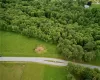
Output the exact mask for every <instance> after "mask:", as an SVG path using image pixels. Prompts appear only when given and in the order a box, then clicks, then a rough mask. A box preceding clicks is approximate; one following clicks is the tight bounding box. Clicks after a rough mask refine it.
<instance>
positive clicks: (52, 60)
mask: <svg viewBox="0 0 100 80" xmlns="http://www.w3.org/2000/svg"><path fill="white" fill-rule="evenodd" d="M0 61H12V62H13V61H14V62H37V63H42V64H48V65H56V66H67V65H68V63H69V62H70V61H66V60H61V59H56V58H45V57H0ZM70 63H73V64H78V65H80V66H84V67H89V68H97V69H99V70H100V66H94V65H89V64H81V63H75V62H70Z"/></svg>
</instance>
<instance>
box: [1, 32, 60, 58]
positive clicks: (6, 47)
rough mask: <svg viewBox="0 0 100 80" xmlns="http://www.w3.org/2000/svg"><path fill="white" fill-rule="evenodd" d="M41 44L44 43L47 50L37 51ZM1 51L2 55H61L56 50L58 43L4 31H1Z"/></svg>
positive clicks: (58, 56)
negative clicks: (54, 43)
mask: <svg viewBox="0 0 100 80" xmlns="http://www.w3.org/2000/svg"><path fill="white" fill-rule="evenodd" d="M39 45H43V46H44V47H45V48H46V52H44V53H42V54H38V53H36V52H35V50H34V49H35V48H36V47H37V46H39ZM0 53H1V55H2V56H31V57H32V56H41V57H42V56H44V57H56V58H60V57H61V56H60V55H59V54H58V52H57V50H56V45H53V44H49V43H46V42H43V41H41V40H37V39H33V38H28V37H25V36H22V35H20V34H15V33H11V32H4V31H0Z"/></svg>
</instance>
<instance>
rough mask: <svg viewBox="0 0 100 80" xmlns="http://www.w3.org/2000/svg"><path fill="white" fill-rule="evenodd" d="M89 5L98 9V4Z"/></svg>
mask: <svg viewBox="0 0 100 80" xmlns="http://www.w3.org/2000/svg"><path fill="white" fill-rule="evenodd" d="M91 7H92V8H98V9H100V4H92V6H91Z"/></svg>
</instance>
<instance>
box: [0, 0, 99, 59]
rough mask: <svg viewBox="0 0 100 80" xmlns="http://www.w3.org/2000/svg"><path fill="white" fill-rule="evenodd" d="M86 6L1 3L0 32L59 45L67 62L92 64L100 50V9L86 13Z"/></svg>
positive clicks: (36, 0)
mask: <svg viewBox="0 0 100 80" xmlns="http://www.w3.org/2000/svg"><path fill="white" fill-rule="evenodd" d="M86 2H87V1H86V0H76V1H73V0H62V1H61V0H59V1H58V0H1V1H0V5H1V6H0V30H5V31H12V32H16V33H20V34H23V35H26V36H28V37H35V38H39V39H41V40H44V41H45V42H51V43H54V44H57V48H58V50H59V53H60V54H62V55H64V57H66V59H73V60H79V61H91V60H93V59H95V58H96V55H97V53H96V51H98V50H99V49H100V46H99V40H100V9H97V8H89V9H85V8H84V4H85V3H86ZM88 57H89V58H88Z"/></svg>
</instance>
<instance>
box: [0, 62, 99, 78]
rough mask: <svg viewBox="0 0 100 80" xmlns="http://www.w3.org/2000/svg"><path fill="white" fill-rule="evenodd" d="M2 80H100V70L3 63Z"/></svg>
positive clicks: (0, 75) (72, 65)
mask: <svg viewBox="0 0 100 80" xmlns="http://www.w3.org/2000/svg"><path fill="white" fill-rule="evenodd" d="M0 79H1V80H33V79H35V80H100V70H98V69H90V68H86V67H82V66H79V65H75V64H71V63H69V64H68V65H67V66H66V67H58V66H50V65H43V64H38V63H23V62H21V63H19V62H1V63H0Z"/></svg>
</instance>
